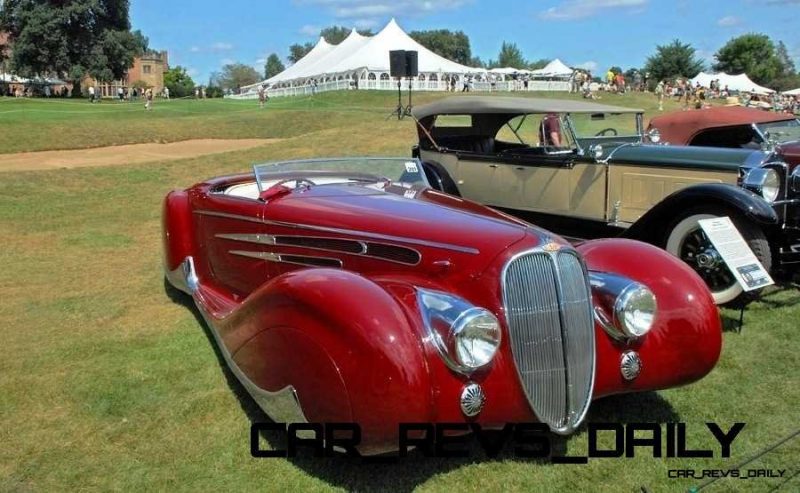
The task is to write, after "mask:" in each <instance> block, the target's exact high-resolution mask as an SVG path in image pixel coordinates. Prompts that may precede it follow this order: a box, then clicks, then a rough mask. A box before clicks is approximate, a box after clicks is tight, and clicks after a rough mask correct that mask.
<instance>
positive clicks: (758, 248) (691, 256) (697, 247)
mask: <svg viewBox="0 0 800 493" xmlns="http://www.w3.org/2000/svg"><path fill="white" fill-rule="evenodd" d="M722 216H730V217H731V220H733V223H734V224H735V225H736V228H737V229H738V230H739V233H741V235H742V237H743V238H744V240H745V241H746V242H747V244H748V246H749V247H750V249H752V250H753V253H754V254H755V256H756V258H757V259H758V260H759V262H761V264H762V265H763V266H764V268H765V269H766V270H767V272H769V271H770V268H771V267H772V254H771V252H770V249H769V243H768V241H767V238H766V236H765V235H764V232H763V231H762V230H761V228H760V227H758V226H757V225H755V224H753V223H752V222H751V221H747V220H742V219H739V218H737V217H734V216H732V215H731V214H729V213H727V212H725V211H709V210H707V209H706V210H705V211H703V212H700V211H694V212H689V213H687V214H686V215H685V216H683V217H682V218H679V219H678V220H677V221H675V222H674V223H673V224H672V225H671V227H670V228H669V229H668V231H667V236H666V241H665V249H666V250H667V251H668V252H669V253H671V254H672V255H675V256H676V257H678V258H679V259H681V260H683V261H684V262H686V263H687V264H689V266H690V267H691V268H692V269H694V270H695V272H697V273H698V274H700V277H702V278H703V280H704V281H705V282H706V284H707V285H708V288H709V289H710V290H711V295H712V296H713V297H714V302H715V303H716V304H717V305H730V306H742V305H745V304H747V303H748V302H750V301H752V300H753V296H752V295H751V293H748V292H745V291H744V290H743V289H742V287H741V286H740V285H739V283H738V282H737V281H736V278H735V277H734V276H733V274H732V273H731V271H730V269H728V266H727V265H726V264H725V262H724V261H723V260H722V257H721V256H720V255H719V253H718V252H717V250H716V248H714V246H713V245H712V244H711V241H710V240H709V239H708V237H707V236H706V234H705V232H703V230H702V229H701V228H700V224H699V223H698V221H700V220H702V219H711V218H715V217H722Z"/></svg>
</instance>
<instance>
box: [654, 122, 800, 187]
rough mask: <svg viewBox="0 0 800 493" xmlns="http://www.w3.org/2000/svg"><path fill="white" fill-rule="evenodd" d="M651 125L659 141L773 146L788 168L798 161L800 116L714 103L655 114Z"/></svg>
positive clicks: (689, 144) (737, 146) (730, 146)
mask: <svg viewBox="0 0 800 493" xmlns="http://www.w3.org/2000/svg"><path fill="white" fill-rule="evenodd" d="M654 129H655V130H658V131H659V132H660V133H661V140H662V141H663V142H666V143H669V144H672V145H688V146H707V147H728V148H735V149H740V148H750V149H761V148H762V147H772V146H775V150H776V151H777V152H778V153H779V154H781V155H782V156H783V157H784V158H785V161H786V162H787V163H788V164H789V167H790V168H792V169H793V168H794V167H795V166H797V165H798V164H800V120H798V119H797V118H795V117H794V116H792V115H788V114H786V113H773V112H770V111H764V110H760V109H756V108H745V107H742V106H717V107H713V108H706V109H702V110H690V111H676V112H674V113H668V114H666V115H661V116H657V117H655V118H653V119H652V120H651V121H650V125H649V128H648V131H652V130H654ZM792 169H790V170H789V171H790V172H791V171H792Z"/></svg>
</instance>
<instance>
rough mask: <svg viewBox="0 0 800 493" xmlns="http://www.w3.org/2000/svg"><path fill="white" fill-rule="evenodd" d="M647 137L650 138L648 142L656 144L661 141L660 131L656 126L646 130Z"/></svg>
mask: <svg viewBox="0 0 800 493" xmlns="http://www.w3.org/2000/svg"><path fill="white" fill-rule="evenodd" d="M647 138H648V139H650V142H652V143H653V144H658V143H659V142H661V132H660V131H659V130H658V129H657V128H651V129H650V130H649V131H648V132H647Z"/></svg>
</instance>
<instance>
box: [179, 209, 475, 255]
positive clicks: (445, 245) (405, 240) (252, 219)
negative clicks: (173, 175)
mask: <svg viewBox="0 0 800 493" xmlns="http://www.w3.org/2000/svg"><path fill="white" fill-rule="evenodd" d="M194 213H195V214H200V215H204V216H215V217H224V218H227V219H237V220H241V221H248V222H253V223H261V224H269V225H273V226H283V227H286V228H296V229H309V230H312V231H325V232H326V233H337V234H344V235H352V236H361V237H364V238H374V239H378V240H384V241H396V242H398V243H410V244H412V245H422V246H427V247H431V248H441V249H444V250H452V251H455V252H461V253H469V254H471V255H478V254H479V253H481V252H480V250H478V249H475V248H472V247H465V246H460V245H453V244H449V243H439V242H436V241H427V240H420V239H417V238H406V237H402V236H392V235H384V234H380V233H368V232H366V231H355V230H352V229H341V228H331V227H327V226H314V225H311V224H300V223H287V222H282V221H270V220H267V219H258V218H255V217H250V216H240V215H238V214H228V213H226V212H216V211H208V210H196V211H194ZM276 236H281V235H276Z"/></svg>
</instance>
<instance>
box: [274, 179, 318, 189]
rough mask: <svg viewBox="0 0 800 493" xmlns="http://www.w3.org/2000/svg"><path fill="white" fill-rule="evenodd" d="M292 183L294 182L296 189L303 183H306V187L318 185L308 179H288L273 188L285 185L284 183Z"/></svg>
mask: <svg viewBox="0 0 800 493" xmlns="http://www.w3.org/2000/svg"><path fill="white" fill-rule="evenodd" d="M291 182H294V187H295V188H299V187H300V184H301V183H305V184H306V185H310V186H312V187H315V186H317V184H316V183H314V182H313V181H311V180H309V179H308V178H287V179H285V180H281V181H279V182H278V183H276V184H274V185H272V187H278V186H281V185H283V184H284V183H291ZM272 187H270V188H272Z"/></svg>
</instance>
